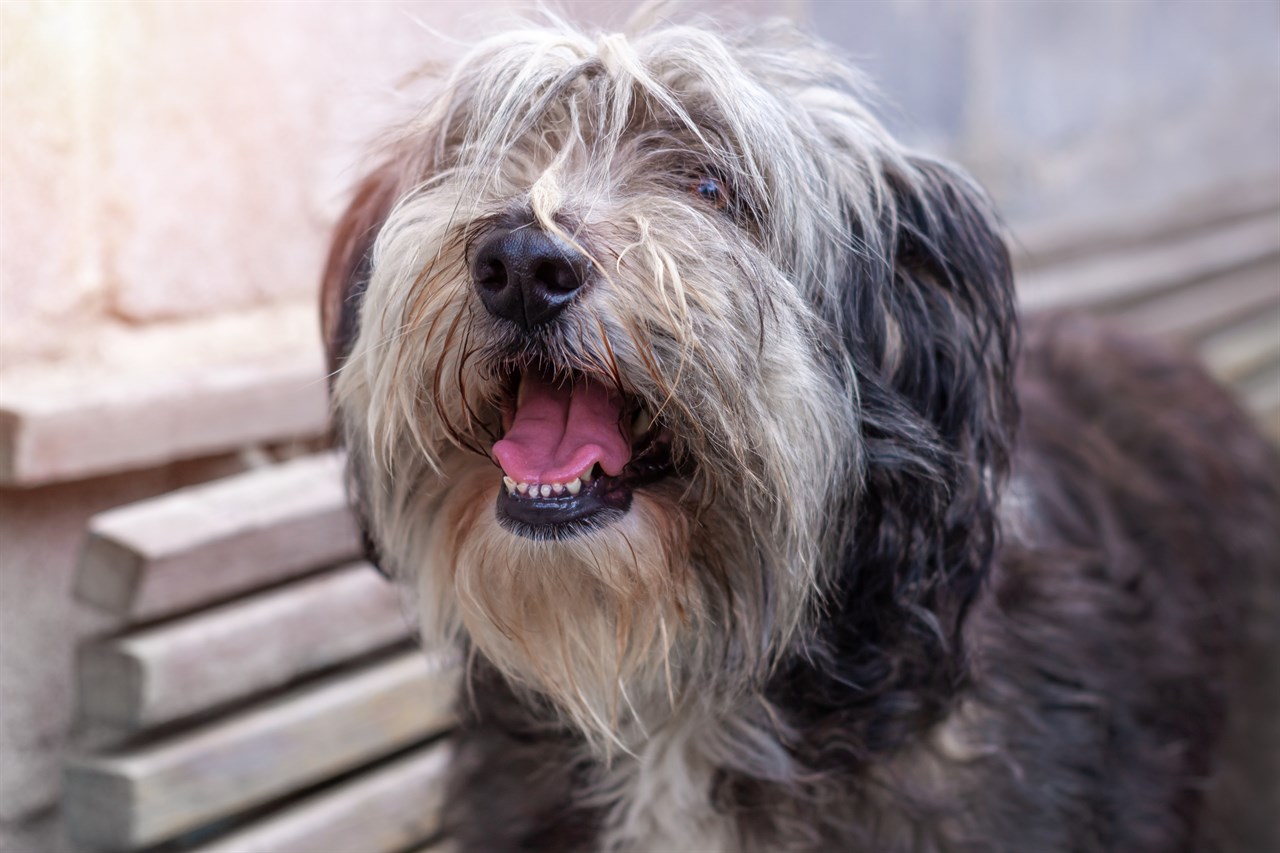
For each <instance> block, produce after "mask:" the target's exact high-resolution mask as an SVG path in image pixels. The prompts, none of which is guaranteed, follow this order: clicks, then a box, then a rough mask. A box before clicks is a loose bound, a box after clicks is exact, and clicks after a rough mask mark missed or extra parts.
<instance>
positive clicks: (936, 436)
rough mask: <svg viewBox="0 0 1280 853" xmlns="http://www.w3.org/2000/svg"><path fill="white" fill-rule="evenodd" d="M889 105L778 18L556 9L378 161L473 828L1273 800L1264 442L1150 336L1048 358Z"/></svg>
mask: <svg viewBox="0 0 1280 853" xmlns="http://www.w3.org/2000/svg"><path fill="white" fill-rule="evenodd" d="M864 103H865V95H864V93H863V89H862V86H861V84H860V82H859V79H858V77H857V75H856V74H855V73H854V72H853V71H851V70H850V68H849V67H848V66H846V65H845V64H844V63H842V62H841V61H840V60H839V59H837V58H835V57H833V55H832V54H831V53H830V52H828V51H827V50H826V49H825V48H823V47H822V46H821V45H819V44H817V43H815V42H813V41H812V40H808V39H806V38H805V37H803V36H801V35H800V34H798V33H796V32H795V31H792V30H789V29H787V28H785V27H782V26H777V25H768V26H764V27H762V28H758V29H755V30H752V31H750V32H746V33H740V34H736V35H727V36H726V35H721V34H716V33H715V32H713V31H711V30H710V29H708V28H703V27H695V26H683V25H665V26H663V27H662V28H657V29H648V30H642V31H638V32H633V33H631V34H629V35H625V36H624V35H598V34H597V35H589V34H585V33H582V32H578V31H575V30H574V29H572V28H571V27H568V26H564V25H561V24H559V23H557V22H554V21H553V22H551V24H549V25H547V26H543V27H529V28H525V29H518V30H515V31H511V32H506V33H503V34H501V35H497V36H493V37H491V38H489V39H487V40H485V41H484V42H482V43H481V44H479V45H478V46H476V47H475V48H474V49H473V50H471V52H470V53H468V54H467V55H466V57H465V58H464V59H462V61H461V62H460V64H458V65H457V66H456V68H455V69H454V70H453V71H452V73H451V74H449V76H448V77H447V79H445V80H444V82H443V85H442V86H441V87H440V90H439V94H438V96H437V97H435V99H434V100H432V101H431V102H430V103H429V104H428V105H427V106H426V107H425V108H424V109H423V110H422V112H421V113H420V114H419V115H418V116H417V117H416V118H414V119H413V120H412V121H411V122H409V123H408V124H407V125H406V126H404V127H402V128H400V129H399V130H398V131H397V132H396V133H395V135H394V136H393V138H392V139H391V140H390V141H389V143H388V144H387V146H386V149H385V151H384V153H383V155H382V159H381V160H380V161H379V162H380V165H379V166H378V167H377V168H376V169H374V170H373V171H372V173H371V174H370V176H369V177H368V178H367V179H366V180H365V181H364V182H363V184H362V185H361V186H360V187H359V190H358V192H357V194H356V196H355V200H354V202H353V203H352V205H351V207H350V209H349V210H348V212H347V214H346V216H345V218H344V219H343V221H342V222H341V224H340V225H339V228H338V231H337V235H336V240H335V243H334V246H333V249H332V252H331V256H330V262H329V266H328V270H327V273H326V276H325V288H324V297H323V301H324V307H325V311H324V324H325V332H326V339H327V341H328V345H329V353H330V358H331V361H332V365H333V367H334V368H335V371H336V373H335V378H334V382H333V401H334V407H335V412H336V422H337V426H338V430H339V432H340V435H341V438H342V441H343V442H344V443H345V446H346V448H347V451H348V464H349V469H350V477H351V481H352V489H353V498H354V504H355V507H356V510H357V513H358V515H359V517H360V518H361V520H362V524H363V526H364V529H365V531H366V534H367V538H368V541H369V547H370V551H371V554H372V555H373V557H374V559H375V560H376V561H377V562H378V563H379V564H380V565H381V566H382V567H383V569H384V570H386V571H387V572H388V573H389V574H390V575H391V576H392V577H393V578H395V579H396V580H397V581H398V583H399V584H400V585H401V586H403V587H404V588H405V589H406V590H408V591H409V592H410V593H411V594H412V595H413V596H415V598H414V601H415V608H416V613H417V616H418V619H419V622H420V628H421V633H422V637H423V640H424V642H426V643H427V644H428V645H430V646H436V647H439V646H447V647H452V648H455V649H457V650H459V652H460V653H461V654H462V655H463V656H464V657H465V660H466V661H467V673H468V678H467V683H466V690H465V700H464V702H463V708H462V717H463V722H462V725H461V728H460V731H459V732H458V734H457V737H456V757H455V759H454V761H453V763H452V768H451V774H450V779H449V787H448V800H447V806H446V819H447V822H448V828H449V831H450V833H451V834H452V835H453V836H454V837H455V838H456V839H457V841H458V842H459V843H460V844H461V845H462V847H463V848H464V849H467V850H476V851H499V850H555V851H568V850H610V851H623V850H627V851H682V850H690V851H694V850H696V851H712V850H724V851H730V850H732V851H738V850H744V851H771V850H815V851H816V850H823V851H825V850H842V851H845V850H848V851H876V853H879V851H899V850H902V851H908V850H910V851H929V850H1001V851H1016V853H1036V852H1037V851H1060V850H1079V851H1091V850H1112V851H1126V853H1132V851H1172V850H1184V849H1192V848H1196V849H1203V848H1206V847H1210V846H1214V845H1221V846H1227V847H1230V846H1231V845H1233V844H1236V845H1244V844H1245V842H1244V841H1242V840H1241V839H1243V838H1246V837H1248V833H1250V832H1253V833H1263V832H1266V831H1268V828H1269V827H1268V824H1267V821H1268V820H1270V819H1271V818H1272V817H1273V816H1274V813H1275V810H1276V809H1277V808H1280V806H1278V804H1277V802H1276V799H1275V793H1274V791H1275V788H1274V786H1273V785H1272V782H1273V779H1274V775H1273V774H1274V771H1275V765H1274V761H1275V753H1274V752H1273V751H1272V750H1273V748H1274V739H1273V738H1274V725H1275V724H1274V718H1273V717H1268V716H1267V714H1270V713H1274V712H1275V711H1274V708H1270V709H1269V708H1268V707H1267V703H1268V702H1270V701H1273V700H1274V697H1275V693H1274V688H1273V687H1271V686H1269V685H1268V683H1267V679H1268V678H1273V677H1274V674H1275V664H1274V660H1275V657H1274V653H1275V651H1276V650H1275V648H1274V647H1270V648H1268V646H1267V644H1268V643H1269V642H1270V641H1268V640H1267V639H1266V638H1265V636H1264V631H1265V630H1266V629H1267V628H1268V627H1269V626H1270V625H1271V624H1272V623H1271V621H1270V620H1274V619H1275V613H1274V612H1271V613H1270V614H1268V613H1267V612H1266V609H1265V608H1266V606H1268V605H1269V604H1270V603H1271V602H1272V601H1273V600H1274V583H1273V581H1274V575H1275V572H1274V568H1275V566H1274V560H1275V559H1276V556H1277V554H1280V545H1278V544H1277V536H1278V535H1280V485H1278V484H1280V464H1278V463H1277V458H1276V455H1275V454H1274V452H1273V450H1272V448H1270V447H1269V446H1268V445H1267V444H1266V443H1265V442H1264V441H1263V440H1262V439H1261V438H1259V437H1258V436H1257V435H1256V434H1255V432H1254V430H1253V429H1252V428H1251V427H1250V426H1249V423H1248V422H1247V419H1246V418H1245V417H1244V416H1243V415H1242V414H1241V412H1240V411H1239V410H1238V409H1237V407H1236V406H1235V405H1234V404H1233V403H1232V401H1231V400H1230V399H1229V398H1228V396H1227V395H1226V394H1225V393H1224V392H1223V391H1221V390H1220V389H1218V388H1217V387H1215V386H1214V384H1213V383H1212V382H1211V381H1210V380H1209V379H1207V378H1206V377H1205V376H1204V374H1202V373H1201V372H1200V371H1199V370H1198V369H1197V368H1195V367H1193V366H1191V365H1190V364H1188V363H1187V362H1186V361H1185V360H1184V359H1182V358H1181V357H1179V356H1176V355H1174V354H1171V353H1170V352H1168V351H1166V350H1164V349H1161V348H1159V347H1156V346H1152V345H1149V344H1144V343H1137V342H1133V341H1130V340H1126V339H1124V338H1122V337H1117V336H1113V335H1112V334H1110V333H1107V332H1104V331H1099V330H1098V329H1096V328H1094V327H1093V326H1092V325H1090V324H1088V323H1086V322H1084V321H1080V320H1076V319H1057V320H1049V321H1044V322H1038V323H1034V324H1027V325H1026V327H1025V328H1024V329H1023V333H1022V344H1021V355H1020V356H1019V354H1018V351H1019V346H1018V339H1019V323H1018V320H1017V316H1016V313H1015V308H1014V287H1013V282H1012V278H1011V274H1010V264H1009V255H1008V252H1007V251H1006V247H1005V245H1004V242H1003V241H1002V238H1001V235H1000V229H999V227H998V225H997V223H996V221H995V219H994V218H993V215H992V212H991V210H990V208H989V205H988V202H987V199H986V198H985V196H984V195H983V194H982V192H981V191H980V190H979V189H978V188H977V187H975V185H974V184H973V183H972V182H970V181H969V180H968V179H967V178H966V177H964V176H963V175H962V174H960V173H958V172H957V171H956V170H954V169H953V168H951V167H949V166H946V165H944V164H942V163H939V162H937V161H935V160H931V159H928V158H927V157H923V156H919V155H916V154H913V153H911V152H909V151H907V150H905V149H904V148H903V147H902V146H901V145H899V144H898V143H896V142H895V141H894V140H893V139H892V138H890V137H889V136H888V135H887V134H886V132H885V131H884V129H883V128H882V127H881V126H880V124H878V123H877V121H876V119H875V118H874V117H873V116H872V115H871V114H870V113H869V112H868V110H867V108H866V107H865V106H864ZM1020 413H1021V415H1020ZM1268 575H1269V576H1270V577H1268ZM1268 652H1270V653H1271V654H1270V655H1268ZM1268 738H1272V740H1267V739H1268ZM1258 837H1259V836H1256V835H1255V836H1254V838H1255V840H1256V838H1258ZM1257 843H1262V842H1261V841H1257ZM1258 849H1262V848H1258ZM1271 849H1275V848H1271Z"/></svg>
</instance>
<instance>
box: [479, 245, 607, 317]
mask: <svg viewBox="0 0 1280 853" xmlns="http://www.w3.org/2000/svg"><path fill="white" fill-rule="evenodd" d="M586 269H587V265H586V262H585V259H584V258H583V257H582V255H581V254H579V253H578V252H577V251H576V250H575V249H573V248H572V247H571V246H568V245H566V244H565V243H563V242H561V241H560V240H557V239H555V238H554V237H552V236H551V235H549V234H547V233H546V232H545V231H543V230H542V229H540V228H538V227H536V226H533V225H527V226H524V227H522V228H514V229H511V230H504V231H498V232H495V233H493V234H492V235H490V236H489V237H488V238H487V239H486V240H485V241H484V242H483V243H482V244H481V245H480V247H479V249H478V251H477V252H476V256H475V261H474V262H473V264H472V269H471V274H472V277H473V278H474V280H475V286H476V291H477V292H478V293H479V295H480V301H481V302H483V303H484V306H485V308H486V309H488V311H489V313H491V314H493V315H494V316H495V317H501V318H503V319H505V320H510V321H511V322H513V323H516V324H518V325H520V326H522V327H523V328H526V329H529V328H532V327H534V326H538V325H541V324H543V323H547V322H549V321H550V320H552V319H554V318H555V317H556V315H558V314H559V313H560V312H561V311H562V310H564V308H565V306H566V305H568V304H569V303H570V302H572V301H573V299H574V296H575V295H576V293H577V292H578V291H579V290H580V289H581V288H582V285H583V284H584V283H585V276H584V271H585V270H586Z"/></svg>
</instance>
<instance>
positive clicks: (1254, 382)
mask: <svg viewBox="0 0 1280 853" xmlns="http://www.w3.org/2000/svg"><path fill="white" fill-rule="evenodd" d="M1238 390H1239V393H1240V397H1241V399H1242V400H1244V403H1245V405H1246V406H1248V407H1249V410H1250V411H1252V412H1253V413H1254V414H1256V415H1257V416H1258V417H1259V418H1261V419H1262V421H1263V423H1264V424H1269V425H1274V427H1280V359H1278V360H1275V361H1272V362H1271V363H1270V364H1268V365H1267V366H1266V367H1264V368H1262V369H1261V370H1259V371H1258V372H1256V373H1254V374H1251V375H1249V376H1246V377H1245V378H1244V379H1242V380H1241V381H1240V383H1239V385H1238ZM1274 435H1275V436H1276V437H1277V438H1280V430H1276V431H1275V432H1274Z"/></svg>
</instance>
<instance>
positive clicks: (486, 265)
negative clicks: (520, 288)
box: [475, 259, 507, 290]
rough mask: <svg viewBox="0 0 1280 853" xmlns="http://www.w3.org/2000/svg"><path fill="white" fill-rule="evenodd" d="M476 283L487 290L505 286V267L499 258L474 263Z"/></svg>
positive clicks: (499, 288)
mask: <svg viewBox="0 0 1280 853" xmlns="http://www.w3.org/2000/svg"><path fill="white" fill-rule="evenodd" d="M475 279H476V284H478V285H479V286H481V287H484V288H487V289H489V290H501V289H502V288H504V287H506V286H507V268H506V267H505V266H503V265H502V261H499V260H490V259H487V260H484V261H482V262H479V263H477V264H476V269H475Z"/></svg>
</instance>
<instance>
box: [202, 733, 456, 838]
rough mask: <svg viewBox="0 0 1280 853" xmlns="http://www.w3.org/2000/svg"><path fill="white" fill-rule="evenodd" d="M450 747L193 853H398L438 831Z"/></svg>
mask: <svg viewBox="0 0 1280 853" xmlns="http://www.w3.org/2000/svg"><path fill="white" fill-rule="evenodd" d="M448 762H449V745H448V743H447V742H443V741H442V742H437V743H433V744H431V745H430V746H427V747H424V748H422V749H419V750H416V751H414V752H413V753H411V754H409V755H407V756H404V757H403V758H398V759H396V760H395V761H393V762H390V763H388V764H387V765H386V766H385V767H379V768H377V769H376V770H373V771H371V772H369V773H365V774H362V775H361V776H359V777H358V778H356V779H354V780H352V781H350V782H344V783H342V784H341V785H339V786H337V787H336V788H334V789H333V790H327V791H324V792H322V793H319V794H314V795H312V796H310V797H307V798H306V799H304V800H302V801H301V802H299V803H296V804H294V805H291V806H289V807H287V808H285V809H282V810H281V811H279V812H277V813H275V814H272V815H271V816H270V817H266V818H263V819H261V820H259V821H257V822H255V823H253V824H250V825H249V826H247V827H245V828H243V829H239V830H236V831H235V832H233V833H230V834H228V835H226V836H224V837H222V838H219V839H217V840H216V841H214V842H212V843H210V844H205V845H202V846H200V847H197V848H196V849H194V850H191V851H188V853H316V851H318V850H334V851H347V850H350V851H360V853H396V851H402V850H405V849H407V848H410V847H412V846H414V845H416V844H421V843H425V842H426V841H428V840H429V839H430V838H431V837H432V836H434V835H435V834H436V833H437V832H438V831H439V829H440V808H441V805H442V800H443V795H444V771H445V768H446V767H447V765H448Z"/></svg>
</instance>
